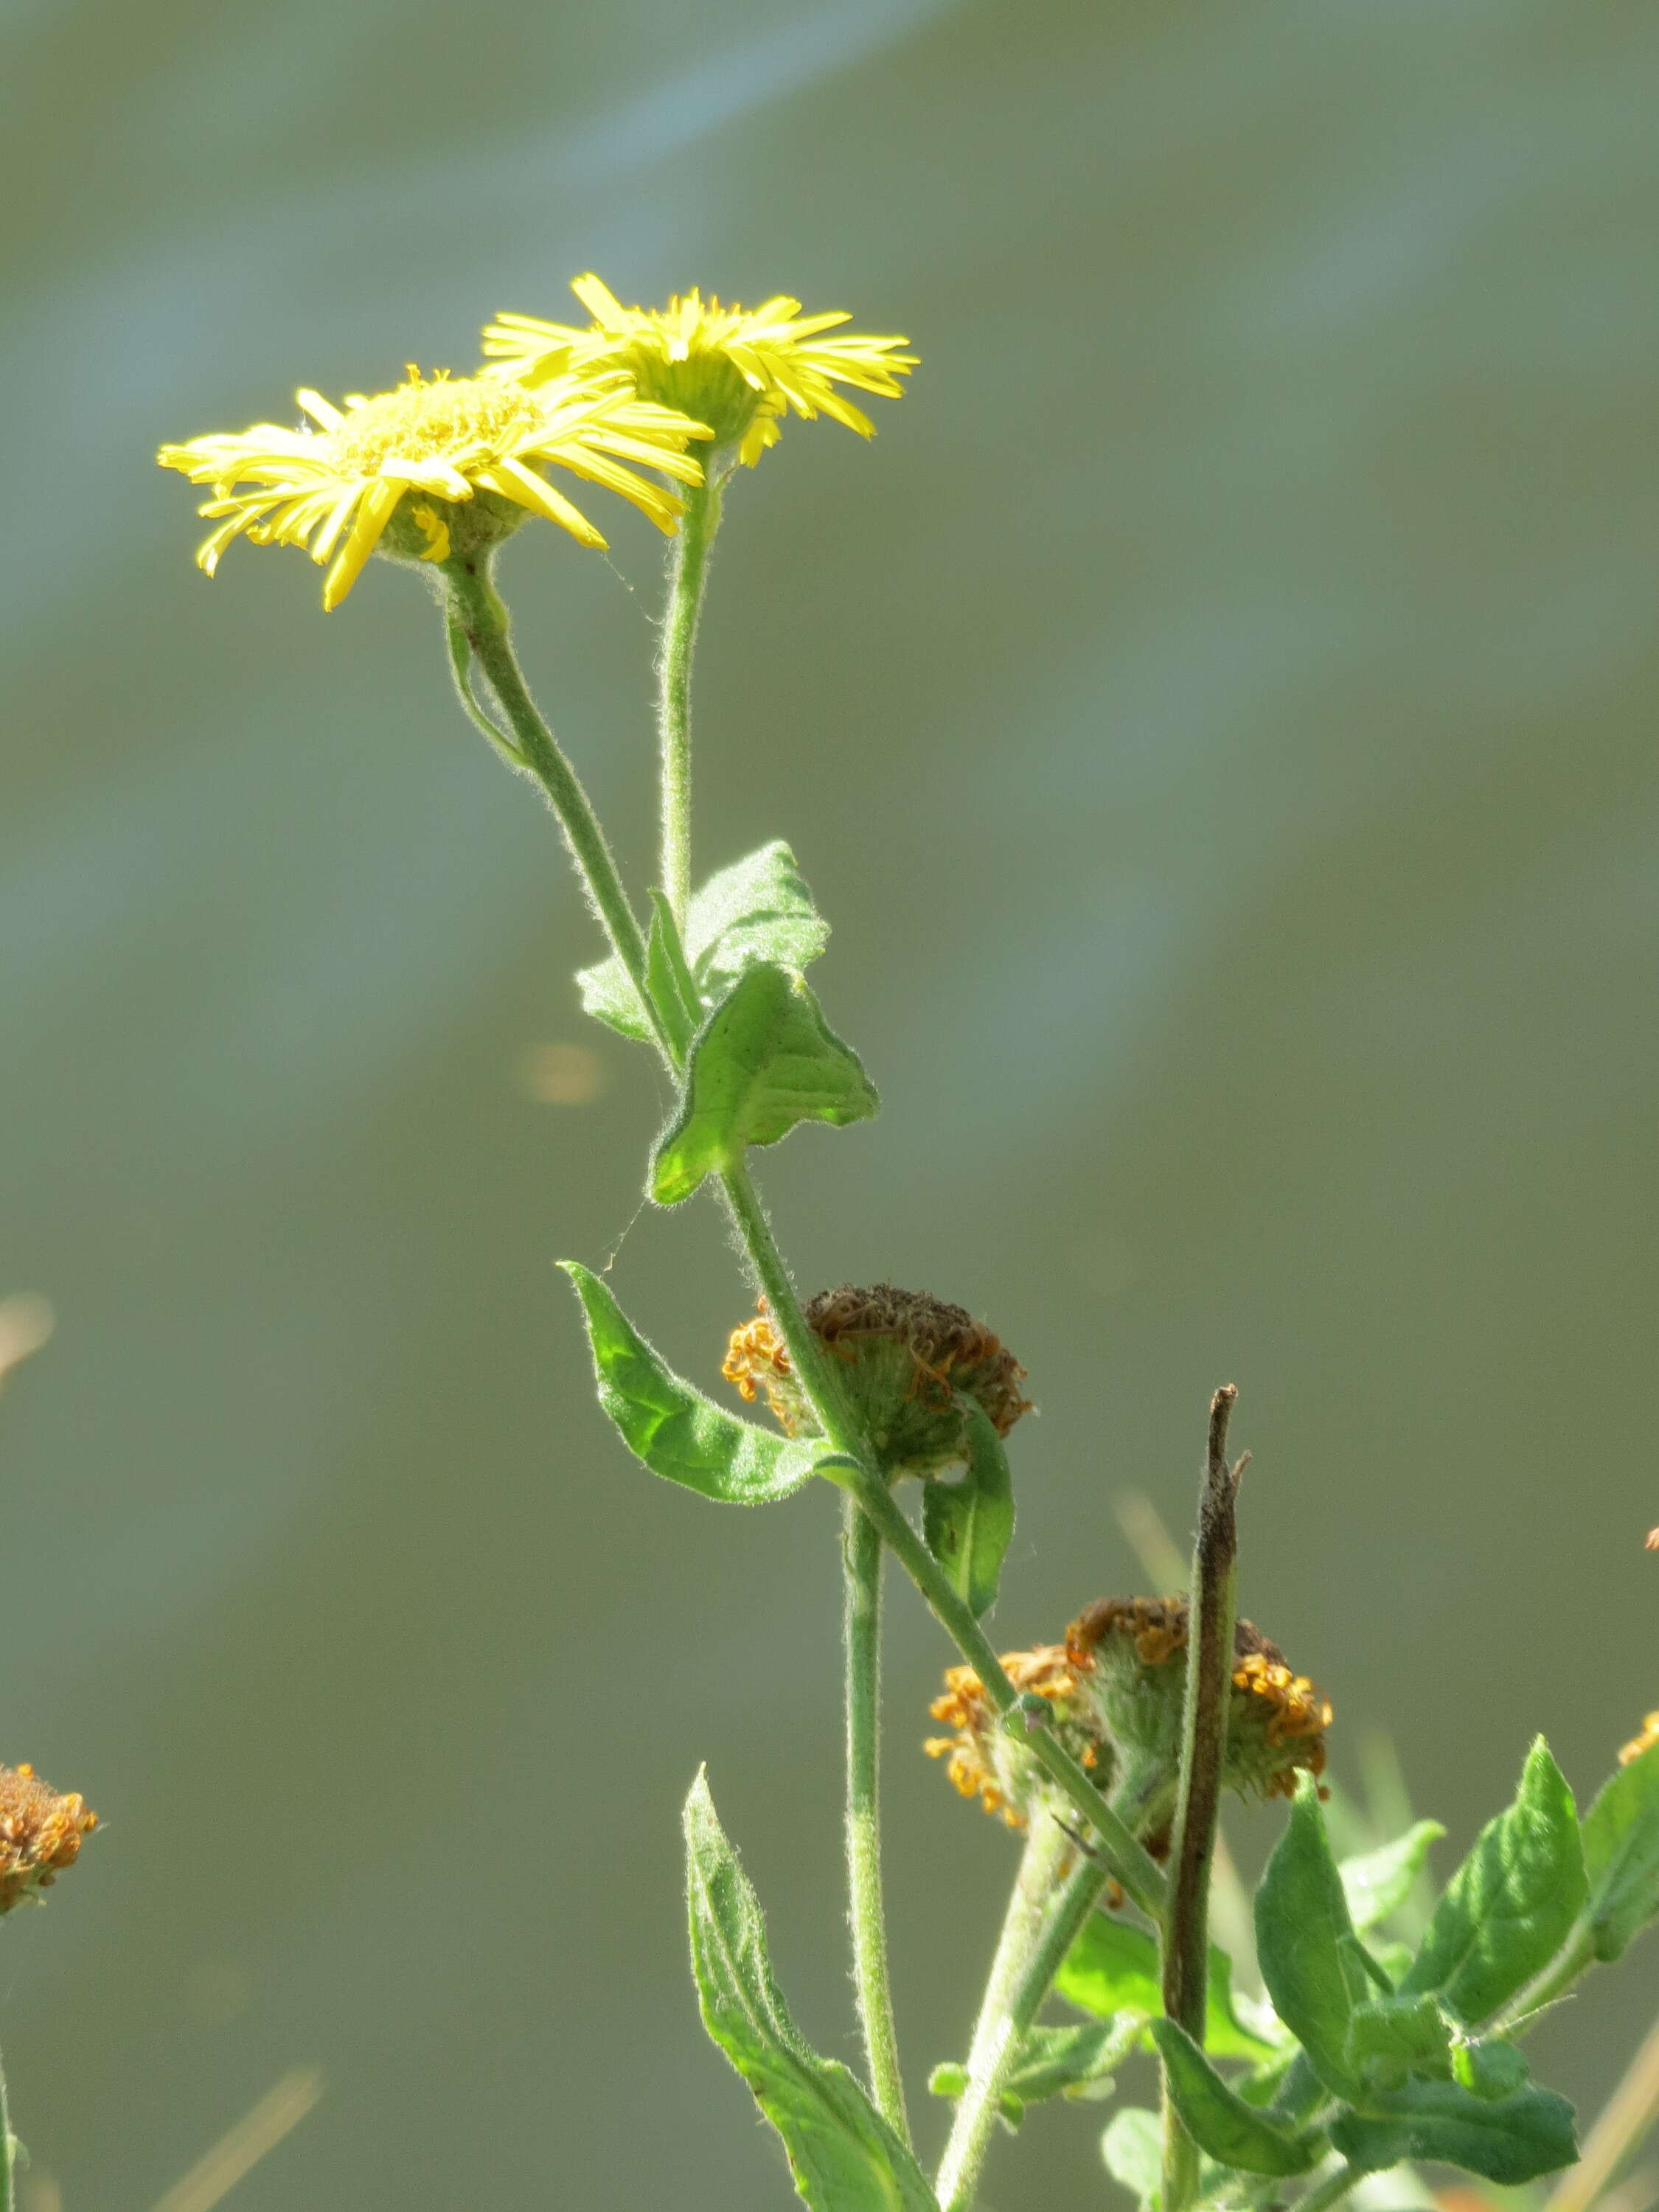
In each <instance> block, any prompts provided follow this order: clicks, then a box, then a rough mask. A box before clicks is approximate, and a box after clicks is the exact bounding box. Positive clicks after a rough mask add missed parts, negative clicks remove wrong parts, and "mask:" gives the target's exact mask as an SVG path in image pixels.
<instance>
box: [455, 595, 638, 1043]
mask: <svg viewBox="0 0 1659 2212" xmlns="http://www.w3.org/2000/svg"><path fill="white" fill-rule="evenodd" d="M442 573H443V577H444V581H445V584H446V585H447V589H448V593H449V603H450V604H449V610H448V612H449V614H450V616H451V617H452V618H453V620H452V627H451V630H450V637H451V648H452V653H454V651H455V649H456V643H457V641H456V639H455V635H454V631H455V628H456V627H459V631H460V633H461V635H462V636H463V637H464V638H465V643H466V647H467V649H468V651H469V652H470V653H471V656H472V659H473V660H474V661H475V662H476V663H477V665H478V667H480V668H481V669H482V670H483V673H484V676H485V677H486V678H487V679H488V681H489V688H490V690H492V691H493V692H494V693H495V697H496V699H497V701H498V702H500V705H501V712H502V714H504V715H505V716H506V718H507V726H508V728H509V729H510V730H511V731H512V732H513V742H514V744H516V745H517V748H518V750H519V752H520V755H521V756H522V764H523V768H524V771H525V773H526V775H531V776H533V777H534V779H535V780H536V781H537V782H538V783H539V784H540V786H541V787H542V789H543V791H544V793H545V794H546V796H547V801H548V804H549V805H550V806H551V808H552V810H553V811H554V813H555V814H556V816H557V817H558V822H559V827H560V829H562V830H563V832H564V839H565V843H566V844H567V845H568V847H569V848H570V857H571V859H572V860H574V862H575V864H576V869H577V872H578V873H579V874H580V877H581V879H582V882H583V884H585V886H586V890H587V896H588V898H589V901H590V902H591V903H592V908H593V911H594V913H595V914H596V915H598V916H599V920H600V921H601V922H603V923H604V925H605V933H606V935H607V936H608V937H609V938H610V939H611V944H612V945H613V946H614V947H615V948H616V951H617V957H618V958H619V959H620V960H621V962H622V963H623V967H624V968H625V969H627V970H628V974H629V980H630V981H632V983H633V986H634V988H635V990H636V991H637V992H638V993H639V994H640V999H641V1004H642V1005H643V1006H644V1007H645V1010H646V1013H647V1018H649V1020H650V1023H651V1026H652V1029H653V1032H654V1034H655V1036H656V1039H657V1044H658V1048H659V1050H660V1051H661V1053H662V1054H663V1057H664V1059H665V1060H667V1061H668V1063H669V1065H670V1066H673V1064H674V1053H673V1048H672V1045H671V1042H670V1040H669V1036H668V1032H667V1030H666V1028H665V1025H664V1023H663V1018H662V1016H661V1014H660V1012H659V1011H658V1008H657V1006H656V1004H655V1002H654V1000H653V998H652V996H651V993H650V989H649V987H648V986H647V982H646V974H645V939H644V937H643V936H642V935H641V931H640V925H639V922H638V921H637V919H636V918H635V913H634V909H633V908H632V906H631V905H630V904H629V899H628V894H627V892H626V891H625V890H623V883H622V878H621V877H620V875H618V873H617V863H616V861H615V860H613V859H612V858H611V848H610V846H609V845H607V844H606V842H605V832H604V830H603V829H600V827H599V817H598V816H597V815H596V814H595V813H594V811H593V808H592V802H591V801H590V799H588V796H587V793H586V792H585V791H584V790H583V789H582V787H581V783H580V780H579V779H578V777H577V775H576V771H575V770H574V769H573V768H572V767H571V765H570V763H569V762H568V760H567V759H566V758H565V756H564V754H563V752H562V750H561V748H560V746H559V744H558V740H557V739H556V738H555V737H554V735H553V732H552V731H551V730H550V728H549V727H548V726H547V724H546V722H545V721H544V720H543V718H542V714H541V711H540V709H539V708H538V706H537V704H536V702H535V701H534V700H533V699H532V697H531V696H530V687H529V685H528V684H526V682H525V678H524V671H523V670H522V669H521V668H520V665H519V659H518V655H517V654H516V653H514V652H513V639H512V634H511V621H510V617H508V614H507V609H506V607H505V606H504V605H503V604H502V603H501V599H500V598H499V597H498V595H497V593H496V591H495V586H494V585H493V584H492V583H491V581H490V580H489V564H488V562H487V560H485V559H483V558H480V557H477V556H471V555H458V556H455V557H454V558H453V559H452V560H448V561H446V562H443V563H442ZM457 680H458V681H459V676H458V678H457ZM475 704H476V702H475ZM475 719H476V718H475ZM497 749H498V750H500V749H501V748H500V745H499V742H498V748H497Z"/></svg>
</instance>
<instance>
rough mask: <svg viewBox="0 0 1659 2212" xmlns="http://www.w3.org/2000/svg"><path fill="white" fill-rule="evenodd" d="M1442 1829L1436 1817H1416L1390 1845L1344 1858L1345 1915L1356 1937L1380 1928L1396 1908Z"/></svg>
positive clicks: (1420, 1869)
mask: <svg viewBox="0 0 1659 2212" xmlns="http://www.w3.org/2000/svg"><path fill="white" fill-rule="evenodd" d="M1444 1834H1445V1830H1444V1829H1443V1827H1442V1826H1441V1825H1440V1823H1439V1821H1438V1820H1419V1821H1418V1822H1417V1824H1416V1826H1414V1827H1410V1828H1407V1831H1406V1832H1405V1834H1404V1835H1403V1836H1396V1837H1395V1839H1394V1841H1393V1842H1392V1843H1391V1844H1380V1845H1379V1846H1378V1848H1377V1849H1376V1850H1374V1851H1366V1852H1364V1854H1362V1856H1361V1857H1358V1858H1352V1859H1344V1860H1343V1862H1342V1863H1341V1865H1340V1868H1339V1869H1338V1872H1339V1873H1340V1875H1341V1876H1342V1894H1343V1895H1344V1896H1345V1897H1346V1899H1347V1900H1348V1917H1349V1918H1350V1919H1351V1920H1352V1922H1353V1926H1354V1933H1355V1935H1356V1936H1364V1935H1365V1934H1367V1933H1368V1932H1369V1931H1370V1929H1373V1928H1380V1927H1381V1926H1382V1924H1383V1922H1384V1921H1385V1920H1387V1919H1388V1918H1389V1917H1390V1916H1391V1915H1392V1914H1394V1913H1396V1912H1398V1911H1399V1910H1400V1908H1401V1905H1403V1904H1404V1903H1405V1902H1406V1899H1407V1898H1408V1897H1409V1896H1410V1895H1411V1893H1412V1887H1413V1883H1414V1882H1415V1881H1416V1880H1417V1877H1418V1875H1419V1874H1420V1873H1421V1872H1422V1870H1423V1865H1424V1862H1425V1860H1426V1858H1427V1857H1428V1855H1429V1846H1430V1844H1433V1843H1436V1842H1437V1841H1438V1840H1439V1838H1441V1837H1442V1836H1443V1835H1444Z"/></svg>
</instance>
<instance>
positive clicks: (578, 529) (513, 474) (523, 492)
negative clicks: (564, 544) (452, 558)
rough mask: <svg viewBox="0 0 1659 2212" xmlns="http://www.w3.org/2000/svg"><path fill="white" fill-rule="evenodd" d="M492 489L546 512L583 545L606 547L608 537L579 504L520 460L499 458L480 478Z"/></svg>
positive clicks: (533, 508) (482, 482)
mask: <svg viewBox="0 0 1659 2212" xmlns="http://www.w3.org/2000/svg"><path fill="white" fill-rule="evenodd" d="M478 482H479V483H481V484H485V485H487V486H488V487H489V489H490V490H491V491H498V492H500V493H501V495H503V497H505V498H507V499H515V500H517V501H518V502H519V505H520V507H528V508H529V509H530V511H531V513H532V514H544V515H545V516H546V517H547V520H549V521H550V522H556V523H558V524H559V525H561V526H562V528H564V529H566V530H568V532H570V535H571V536H572V537H573V538H577V539H579V540H580V543H581V544H584V545H591V546H592V547H593V549H594V550H595V551H603V550H604V547H605V539H604V538H602V537H601V536H600V535H599V532H598V531H597V530H595V529H594V527H593V526H592V523H591V522H590V521H589V520H588V519H587V517H586V515H585V514H584V513H582V511H581V509H580V507H572V505H571V504H570V501H568V499H565V498H563V497H562V495H560V494H559V493H558V492H556V491H555V490H554V489H553V487H552V485H551V484H550V483H548V482H547V480H546V478H545V477H538V475H537V474H536V472H535V471H534V470H533V469H527V468H526V467H525V466H524V465H523V464H522V463H521V462H520V461H498V462H497V463H496V465H495V467H494V468H493V469H491V470H490V471H489V473H488V474H487V475H482V476H480V477H479V478H478Z"/></svg>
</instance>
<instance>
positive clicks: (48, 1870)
mask: <svg viewBox="0 0 1659 2212" xmlns="http://www.w3.org/2000/svg"><path fill="white" fill-rule="evenodd" d="M96 1826H98V1815H97V1814H95V1813H94V1812H93V1811H91V1810H90V1808H88V1804H87V1802H86V1800H85V1798H84V1797H82V1796H79V1795H76V1794H73V1793H72V1794H71V1795H70V1796H67V1797H64V1796H60V1795H59V1794H58V1791H57V1790H54V1789H53V1788H52V1785H51V1784H50V1783H48V1782H43V1781H42V1780H41V1779H40V1776H39V1775H38V1774H37V1773H36V1772H35V1771H34V1769H33V1767H32V1766H18V1767H11V1766H0V1916H3V1915H4V1914H6V1913H8V1912H9V1911H11V1909H12V1907H13V1905H21V1903H22V1901H23V1899H25V1898H27V1897H35V1896H37V1895H38V1894H39V1893H40V1891H41V1890H43V1889H50V1888H51V1887H52V1884H53V1882H54V1881H57V1879H58V1875H60V1874H61V1873H62V1872H63V1871H64V1868H65V1867H71V1866H73V1865H74V1864H75V1862H76V1859H77V1858H79V1857H80V1856H81V1838H82V1837H83V1836H89V1835H90V1834H91V1833H92V1832H93V1830H94V1828H95V1827H96Z"/></svg>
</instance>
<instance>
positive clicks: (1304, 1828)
mask: <svg viewBox="0 0 1659 2212" xmlns="http://www.w3.org/2000/svg"><path fill="white" fill-rule="evenodd" d="M1354 1941H1355V1938H1354V1933H1353V1925H1352V1922H1351V1921H1350V1919H1349V1917H1348V1905H1347V1899H1346V1897H1345V1896H1344V1894H1343V1890H1342V1878H1341V1876H1340V1875H1339V1874H1338V1872H1337V1870H1336V1861H1335V1860H1334V1858H1333V1857H1332V1856H1331V1846H1330V1838H1328V1835H1327V1834H1326V1832H1325V1816H1324V1814H1323V1813H1322V1811H1321V1810H1320V1806H1319V1792H1318V1790H1317V1788H1316V1786H1315V1784H1314V1782H1313V1780H1312V1778H1311V1777H1309V1776H1305V1775H1304V1778H1303V1779H1302V1783H1301V1786H1300V1787H1299V1788H1298V1790H1297V1794H1296V1797H1295V1799H1294V1801H1293V1802H1292V1803H1291V1817H1290V1819H1289V1820H1288V1821H1287V1822H1286V1823H1285V1832H1284V1833H1283V1835H1281V1836H1280V1838H1279V1841H1278V1843H1277V1844H1275V1845H1274V1847H1273V1857H1271V1858H1270V1859H1269V1860H1268V1862H1267V1871H1266V1873H1265V1874H1264V1875H1262V1877H1261V1887H1260V1888H1259V1889H1258V1890H1257V1891H1256V1893H1255V1945H1256V1957H1257V1959H1258V1960H1260V1962H1261V1978H1262V1980H1263V1981H1264V1982H1265V1983H1266V1984H1267V1994H1268V1996H1270V1997H1271V1998H1272V1999H1273V2010H1274V2011H1275V2012H1276V2013H1277V2014H1278V2015H1279V2018H1280V2020H1282V2021H1284V2023H1285V2027H1288V2028H1289V2029H1290V2031H1291V2034H1292V2035H1294V2036H1295V2038H1296V2039H1297V2042H1298V2043H1299V2044H1300V2045H1302V2047H1303V2049H1304V2051H1306V2052H1307V2054H1308V2058H1309V2062H1310V2064H1311V2065H1312V2067H1313V2069H1314V2070H1315V2072H1316V2074H1317V2075H1318V2076H1319V2078H1320V2080H1321V2081H1322V2082H1323V2083H1324V2084H1325V2086H1326V2087H1327V2088H1328V2089H1329V2090H1331V2091H1332V2092H1333V2093H1334V2094H1335V2095H1337V2096H1339V2097H1351V2096H1352V2095H1353V2094H1354V2093H1356V2091H1357V2090H1358V2081H1357V2079H1356V2078H1355V2075H1354V2073H1353V2070H1352V2066H1351V2064H1350V2063H1349V2058H1348V2045H1349V2038H1350V2034H1351V2032H1352V2025H1353V2009H1354V2005H1355V2002H1356V2001H1357V1999H1358V1998H1362V1997H1363V1996H1364V1995H1365V1994H1366V1992H1365V1990H1364V1988H1363V1987H1362V1988H1361V1989H1360V1990H1355V1988H1354V1986H1353V1984H1354V1983H1355V1981H1356V1980H1357V1979H1358V1980H1360V1981H1361V1982H1362V1983H1363V1979H1364V1978H1363V1977H1361V1976H1358V1975H1357V1974H1356V1973H1355V1972H1354V1971H1353V1970H1352V1968H1351V1967H1350V1966H1348V1965H1347V1964H1346V1963H1345V1960H1344V1956H1343V1954H1344V1950H1345V1948H1346V1946H1347V1945H1349V1944H1351V1943H1352V1942H1354Z"/></svg>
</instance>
